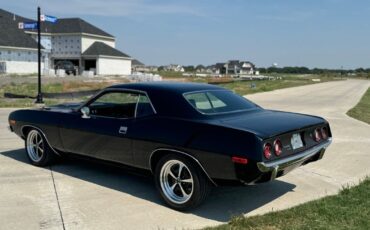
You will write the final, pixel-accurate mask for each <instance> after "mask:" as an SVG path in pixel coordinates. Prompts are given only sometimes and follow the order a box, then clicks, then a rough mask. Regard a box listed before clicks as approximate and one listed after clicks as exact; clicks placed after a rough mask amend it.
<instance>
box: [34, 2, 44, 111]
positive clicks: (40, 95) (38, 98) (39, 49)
mask: <svg viewBox="0 0 370 230" xmlns="http://www.w3.org/2000/svg"><path fill="white" fill-rule="evenodd" d="M40 11H41V10H40V7H37V49H38V55H37V58H38V92H37V98H36V102H35V103H36V104H43V103H44V101H43V100H42V92H41V19H40V17H41V12H40Z"/></svg>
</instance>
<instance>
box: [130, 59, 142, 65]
mask: <svg viewBox="0 0 370 230" xmlns="http://www.w3.org/2000/svg"><path fill="white" fill-rule="evenodd" d="M131 65H132V66H139V65H140V66H142V65H144V63H142V62H141V61H139V60H137V59H134V60H132V63H131Z"/></svg>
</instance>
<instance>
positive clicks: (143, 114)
mask: <svg viewBox="0 0 370 230" xmlns="http://www.w3.org/2000/svg"><path fill="white" fill-rule="evenodd" d="M9 125H10V129H11V130H12V131H14V132H15V133H16V134H17V135H18V136H20V137H21V138H23V139H24V140H25V149H26V153H27V156H28V158H29V160H30V162H31V163H32V164H34V165H36V166H46V165H49V164H51V163H52V162H54V160H55V159H56V158H58V157H61V156H64V155H68V154H77V155H79V156H85V157H88V158H94V159H99V160H102V161H104V162H112V163H118V164H122V165H125V166H131V167H134V168H139V169H144V170H147V171H150V172H151V173H153V175H154V180H155V182H156V186H157V188H158V190H159V193H160V195H161V196H162V198H163V199H164V201H165V202H166V203H167V204H168V205H169V206H170V207H172V208H174V209H177V210H187V209H191V208H194V207H196V206H197V205H199V204H200V203H201V202H202V201H203V200H204V199H205V198H206V196H207V194H208V192H209V191H210V188H211V187H212V186H217V185H226V184H227V185H230V184H233V185H237V184H242V185H247V184H256V183H261V182H267V181H271V180H274V179H275V178H277V177H280V176H282V175H284V174H286V173H288V172H289V171H291V170H292V169H294V168H296V167H299V166H301V165H304V164H307V163H310V162H313V161H317V160H320V159H321V158H322V157H323V154H324V152H325V149H326V148H327V147H328V146H329V144H330V143H331V131H330V127H329V124H328V122H327V121H326V120H324V119H322V118H320V117H316V116H309V115H303V114H298V113H288V112H281V111H272V110H266V109H263V108H261V107H260V106H258V105H256V104H254V103H252V102H251V101H248V100H247V99H245V98H244V97H241V96H238V95H236V94H234V93H233V92H231V91H229V90H226V89H224V88H221V87H218V86H213V85H208V84H196V83H163V82H162V83H136V84H122V85H115V86H111V87H108V88H106V89H104V90H102V91H101V92H100V93H98V94H97V95H95V96H93V97H92V98H91V99H90V100H88V101H87V102H85V103H82V104H63V105H57V106H51V107H45V108H39V109H25V110H17V111H14V112H12V113H11V114H10V115H9Z"/></svg>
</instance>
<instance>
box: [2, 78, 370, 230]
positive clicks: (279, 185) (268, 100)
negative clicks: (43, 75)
mask: <svg viewBox="0 0 370 230" xmlns="http://www.w3.org/2000/svg"><path fill="white" fill-rule="evenodd" d="M257 84H258V83H257ZM368 87H370V82H369V81H361V80H349V81H338V82H329V83H321V84H315V85H308V86H302V87H295V88H289V89H283V90H277V91H273V92H267V93H260V94H255V95H250V96H248V98H249V99H251V100H252V101H254V102H256V103H257V104H259V105H261V106H263V107H265V108H271V109H278V110H286V111H293V112H300V113H309V114H314V115H319V116H323V117H324V118H326V119H327V120H328V121H329V122H330V124H331V127H332V132H333V136H334V139H333V140H334V141H333V144H332V145H331V146H330V147H329V149H328V151H327V153H326V155H325V157H324V159H323V160H321V161H319V162H315V163H313V164H309V165H306V166H304V167H301V168H299V169H297V170H295V171H293V172H291V173H290V174H288V175H286V176H284V177H282V178H281V179H278V180H276V181H274V182H271V183H267V184H261V185H256V186H248V187H231V188H216V189H214V191H213V192H212V194H211V196H210V197H209V199H207V201H206V203H205V204H204V205H202V206H201V207H200V208H198V209H196V210H194V211H192V212H189V213H181V212H177V211H174V210H171V209H169V208H167V207H166V206H164V204H163V202H162V201H161V199H160V198H159V196H158V194H157V191H156V190H155V187H154V183H153V181H152V180H151V178H146V177H141V176H135V175H131V174H129V173H127V172H125V171H123V170H119V169H112V168H109V167H105V166H100V165H95V164H92V163H87V162H81V161H73V162H71V161H67V162H64V163H63V164H58V165H55V166H53V167H51V168H37V167H34V166H31V165H30V164H29V163H28V162H27V158H26V156H25V152H24V150H23V148H24V143H23V141H22V140H20V139H19V138H18V137H17V136H16V135H15V134H13V133H10V132H9V131H8V130H7V129H6V126H7V116H8V114H9V112H10V111H12V109H0V127H1V129H0V229H168V228H172V229H173V228H177V229H182V228H186V229H188V228H190V229H194V228H202V227H205V226H212V225H217V224H220V223H224V222H226V221H228V220H229V219H230V217H231V216H233V215H239V214H246V215H254V214H261V213H265V212H268V211H271V210H277V209H284V208H288V207H291V206H294V205H297V204H300V203H302V202H306V201H309V200H313V199H317V198H319V197H322V196H325V195H329V194H334V193H337V192H338V191H339V189H340V188H341V187H342V186H343V185H347V184H357V183H358V182H359V180H360V179H362V178H364V177H365V176H366V175H369V174H370V154H368V150H369V149H370V126H369V125H367V124H365V123H363V122H360V121H357V120H355V119H352V118H350V117H348V116H346V115H345V113H346V111H347V110H349V109H350V108H352V107H353V106H354V105H355V104H356V103H357V102H358V101H359V99H360V98H361V96H362V95H363V93H364V92H365V91H366V89H367V88H368Z"/></svg>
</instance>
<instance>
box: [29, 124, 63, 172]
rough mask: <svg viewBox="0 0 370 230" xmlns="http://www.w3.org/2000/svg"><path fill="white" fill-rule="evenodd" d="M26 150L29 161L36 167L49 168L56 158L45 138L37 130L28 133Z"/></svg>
mask: <svg viewBox="0 0 370 230" xmlns="http://www.w3.org/2000/svg"><path fill="white" fill-rule="evenodd" d="M25 148H26V152H27V156H28V159H29V160H30V161H31V163H32V164H33V165H36V166H47V165H49V164H51V163H53V162H54V160H55V158H56V155H55V153H54V152H53V150H52V149H51V148H50V146H49V145H48V143H47V141H46V140H45V138H44V136H43V135H42V134H41V132H40V131H39V130H37V129H32V130H30V131H29V132H28V133H27V137H26V140H25Z"/></svg>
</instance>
